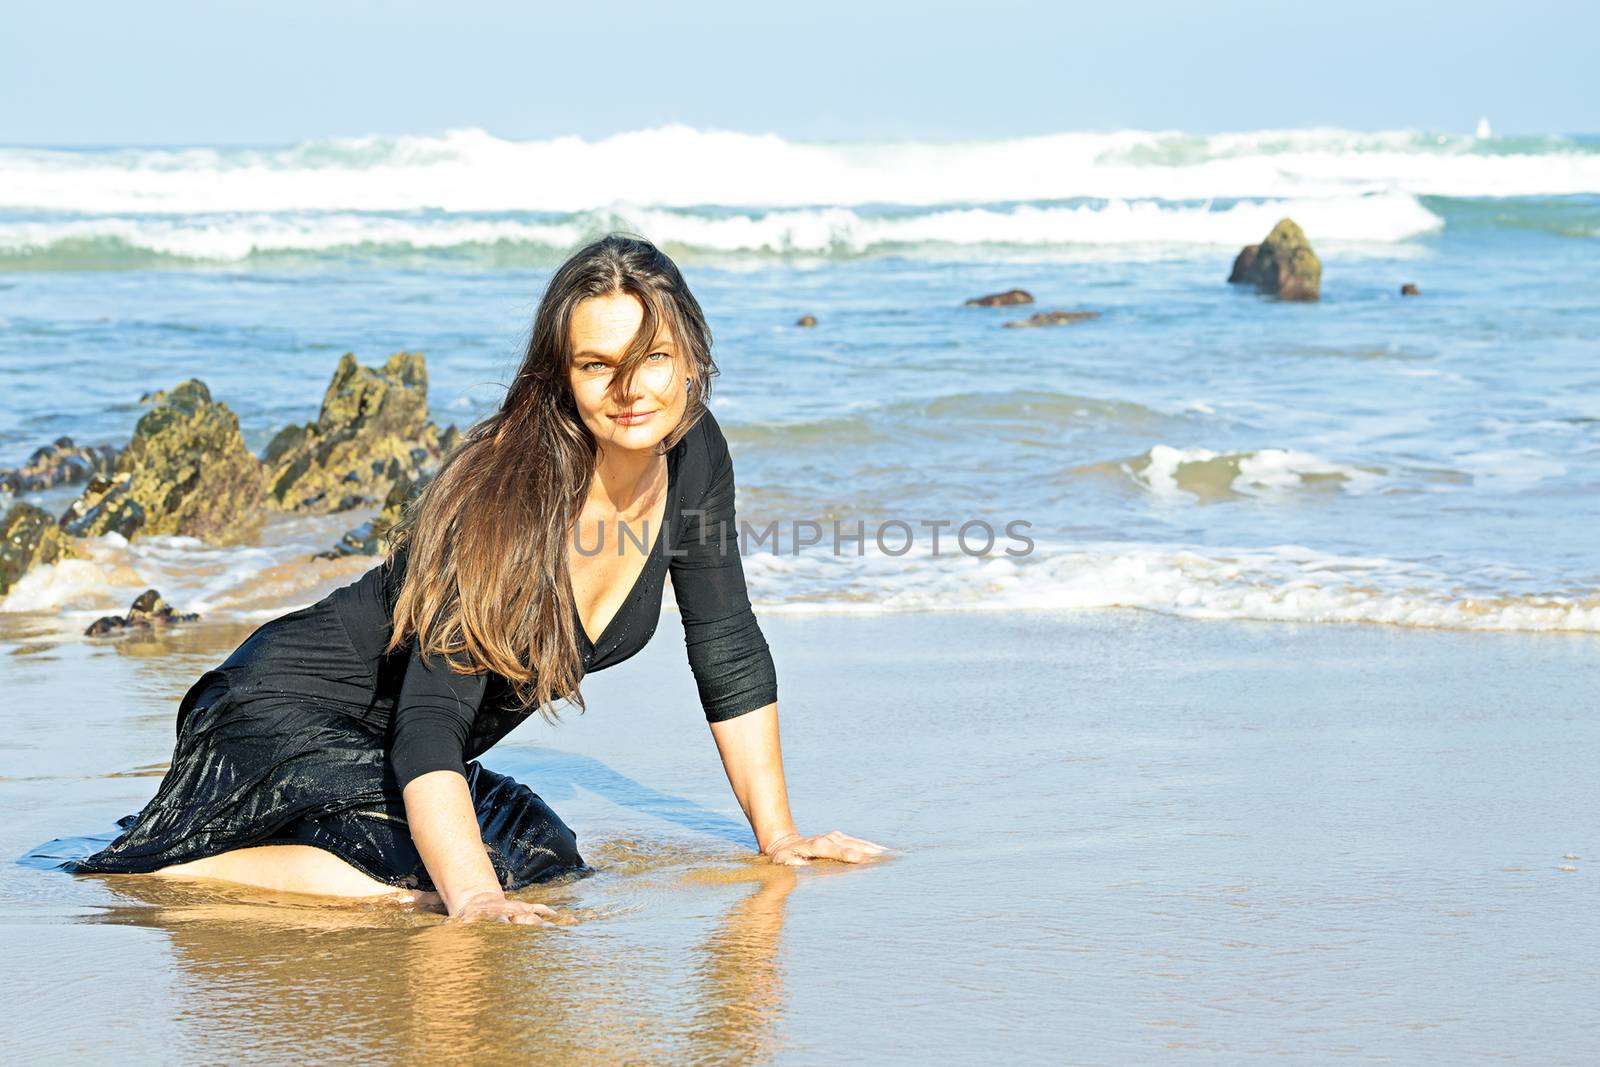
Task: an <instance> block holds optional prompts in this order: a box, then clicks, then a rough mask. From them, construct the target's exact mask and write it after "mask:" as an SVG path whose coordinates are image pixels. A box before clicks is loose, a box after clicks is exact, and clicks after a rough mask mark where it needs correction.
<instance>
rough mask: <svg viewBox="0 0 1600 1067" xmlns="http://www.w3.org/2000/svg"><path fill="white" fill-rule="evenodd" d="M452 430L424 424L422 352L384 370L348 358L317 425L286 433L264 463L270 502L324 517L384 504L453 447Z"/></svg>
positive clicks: (394, 360) (404, 355)
mask: <svg viewBox="0 0 1600 1067" xmlns="http://www.w3.org/2000/svg"><path fill="white" fill-rule="evenodd" d="M453 434H455V430H454V428H453V427H452V428H450V429H449V430H446V431H440V429H439V428H438V427H437V426H435V425H434V424H433V423H431V422H429V421H428V371H427V366H426V364H425V362H424V360H423V357H422V354H421V353H420V352H397V353H395V354H394V355H393V356H390V357H389V360H388V362H387V363H385V364H384V365H383V368H382V369H381V370H377V369H374V368H372V367H363V366H361V365H359V364H358V363H356V357H355V356H354V355H352V354H350V353H346V354H345V355H344V356H343V357H341V358H340V360H339V366H338V368H337V369H336V370H335V371H334V372H333V381H332V382H330V383H329V384H328V391H327V393H326V394H325V395H324V396H323V399H322V410H321V412H320V413H319V414H318V415H317V421H316V422H312V423H307V424H305V425H303V426H286V427H284V428H283V429H282V430H280V431H278V433H277V435H276V436H275V437H273V439H272V443H271V444H269V445H268V446H267V450H266V452H265V453H264V454H263V455H262V459H263V461H264V462H265V463H266V466H267V502H268V504H269V506H271V507H274V508H277V509H279V510H282V511H289V512H298V513H308V512H309V513H319V514H327V513H332V512H338V511H347V510H349V509H350V508H353V507H364V506H371V505H373V504H376V503H378V502H379V501H381V500H383V499H384V498H385V497H387V495H388V494H389V491H390V490H391V489H392V488H394V486H395V485H397V484H399V482H400V481H401V480H402V479H409V480H413V481H414V480H416V479H417V478H419V477H420V476H421V475H422V473H423V472H424V471H426V470H429V469H431V468H433V467H435V466H436V465H437V464H438V461H439V459H440V458H441V457H442V456H443V455H444V453H445V452H446V451H448V450H449V449H450V448H451V447H453V442H454V440H455V439H457V438H453V437H452V435H453Z"/></svg>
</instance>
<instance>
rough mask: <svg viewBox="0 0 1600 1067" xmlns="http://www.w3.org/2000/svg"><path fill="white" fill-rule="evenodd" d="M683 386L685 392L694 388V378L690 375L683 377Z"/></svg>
mask: <svg viewBox="0 0 1600 1067" xmlns="http://www.w3.org/2000/svg"><path fill="white" fill-rule="evenodd" d="M683 388H684V391H685V392H688V391H689V390H691V389H693V388H694V378H692V377H689V378H685V379H684V380H683Z"/></svg>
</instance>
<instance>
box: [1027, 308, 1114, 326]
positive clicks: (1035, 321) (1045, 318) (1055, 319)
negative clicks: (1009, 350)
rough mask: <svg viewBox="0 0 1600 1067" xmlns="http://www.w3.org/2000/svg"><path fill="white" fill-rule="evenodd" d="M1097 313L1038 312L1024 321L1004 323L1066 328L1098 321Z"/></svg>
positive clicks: (1098, 314)
mask: <svg viewBox="0 0 1600 1067" xmlns="http://www.w3.org/2000/svg"><path fill="white" fill-rule="evenodd" d="M1099 317H1100V312H1098V311H1039V312H1035V313H1034V314H1032V315H1029V316H1028V317H1027V318H1025V319H1014V320H1012V321H1011V322H1008V323H1005V325H1006V326H1008V327H1019V326H1066V325H1070V324H1071V323H1074V322H1088V321H1089V320H1090V319H1098V318H1099Z"/></svg>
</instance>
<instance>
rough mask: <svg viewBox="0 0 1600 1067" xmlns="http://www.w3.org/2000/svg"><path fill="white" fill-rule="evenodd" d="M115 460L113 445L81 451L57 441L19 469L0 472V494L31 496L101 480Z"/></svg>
mask: <svg viewBox="0 0 1600 1067" xmlns="http://www.w3.org/2000/svg"><path fill="white" fill-rule="evenodd" d="M117 456H118V451H117V449H116V447H115V446H113V445H89V446H88V447H84V446H82V445H76V444H73V443H72V438H70V437H58V438H56V439H55V441H53V442H52V443H50V444H48V445H45V446H44V447H43V448H38V449H35V450H34V453H33V455H31V456H29V457H28V461H27V462H26V463H24V464H23V465H22V466H20V467H7V468H0V492H9V493H31V492H35V491H37V490H40V489H52V488H54V487H56V486H58V485H76V484H78V483H79V482H86V481H88V480H89V479H90V478H93V477H95V476H100V477H104V476H105V475H108V474H110V473H111V472H112V471H113V470H115V469H116V466H117Z"/></svg>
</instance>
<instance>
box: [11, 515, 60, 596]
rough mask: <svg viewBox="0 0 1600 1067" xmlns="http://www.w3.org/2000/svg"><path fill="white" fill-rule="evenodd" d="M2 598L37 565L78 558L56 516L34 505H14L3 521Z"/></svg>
mask: <svg viewBox="0 0 1600 1067" xmlns="http://www.w3.org/2000/svg"><path fill="white" fill-rule="evenodd" d="M0 538H3V540H0V597H3V596H5V595H6V594H7V593H9V592H11V587H12V586H13V585H16V584H17V580H18V579H20V578H21V577H22V576H23V575H24V574H26V573H28V571H30V570H32V569H33V567H34V566H36V565H42V564H47V563H54V562H56V561H57V560H62V559H71V558H73V557H75V556H76V555H77V552H76V551H75V550H74V548H73V546H72V541H71V539H70V538H68V537H67V536H66V535H65V534H64V533H62V532H61V528H60V527H59V526H58V525H56V520H55V517H54V516H53V515H51V514H50V513H49V512H48V511H46V510H44V509H43V508H41V507H36V506H35V505H33V504H13V505H11V509H10V510H9V511H7V512H6V517H5V519H4V520H0Z"/></svg>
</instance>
